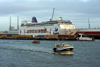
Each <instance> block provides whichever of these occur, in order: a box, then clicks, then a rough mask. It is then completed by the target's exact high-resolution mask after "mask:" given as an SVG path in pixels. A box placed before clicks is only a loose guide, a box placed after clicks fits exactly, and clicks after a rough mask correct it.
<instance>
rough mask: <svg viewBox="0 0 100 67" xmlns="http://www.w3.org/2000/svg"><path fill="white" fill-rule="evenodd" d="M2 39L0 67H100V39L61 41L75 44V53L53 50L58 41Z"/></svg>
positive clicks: (0, 42) (0, 44) (0, 40)
mask: <svg viewBox="0 0 100 67" xmlns="http://www.w3.org/2000/svg"><path fill="white" fill-rule="evenodd" d="M32 42H33V40H3V39H0V67H100V40H95V41H61V42H64V43H67V44H69V45H73V46H74V50H73V51H74V53H75V54H74V55H61V54H55V53H54V52H53V50H52V49H53V48H54V46H55V45H54V43H57V41H56V40H55V41H47V40H40V44H34V43H32Z"/></svg>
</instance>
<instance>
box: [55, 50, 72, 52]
mask: <svg viewBox="0 0 100 67" xmlns="http://www.w3.org/2000/svg"><path fill="white" fill-rule="evenodd" d="M67 52H73V51H72V50H69V51H57V53H67Z"/></svg>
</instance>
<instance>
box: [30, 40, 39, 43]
mask: <svg viewBox="0 0 100 67" xmlns="http://www.w3.org/2000/svg"><path fill="white" fill-rule="evenodd" d="M32 43H40V42H39V41H37V40H34V41H33V42H32Z"/></svg>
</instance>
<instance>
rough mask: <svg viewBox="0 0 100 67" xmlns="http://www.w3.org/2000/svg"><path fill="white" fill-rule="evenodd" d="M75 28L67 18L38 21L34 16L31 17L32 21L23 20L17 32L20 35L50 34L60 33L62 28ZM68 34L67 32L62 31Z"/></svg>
mask: <svg viewBox="0 0 100 67" xmlns="http://www.w3.org/2000/svg"><path fill="white" fill-rule="evenodd" d="M69 29H75V24H72V22H71V21H69V20H62V19H61V18H60V19H59V20H53V21H46V22H42V23H38V21H37V19H36V17H33V18H32V22H27V21H23V22H22V24H21V26H20V30H19V34H20V35H33V37H34V36H35V35H51V34H61V33H62V30H65V31H67V30H69ZM67 32H68V31H67ZM62 34H68V33H66V32H65V33H62ZM73 34H74V33H73Z"/></svg>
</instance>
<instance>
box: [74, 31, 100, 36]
mask: <svg viewBox="0 0 100 67" xmlns="http://www.w3.org/2000/svg"><path fill="white" fill-rule="evenodd" d="M78 33H83V34H88V35H100V32H96V31H95V32H92V31H83V32H82V31H78V32H77V33H76V34H78Z"/></svg>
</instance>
